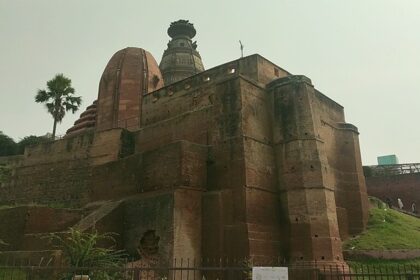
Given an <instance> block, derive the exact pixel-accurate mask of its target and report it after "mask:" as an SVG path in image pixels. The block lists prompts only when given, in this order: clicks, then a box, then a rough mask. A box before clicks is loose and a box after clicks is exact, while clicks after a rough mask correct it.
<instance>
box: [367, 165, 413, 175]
mask: <svg viewBox="0 0 420 280" xmlns="http://www.w3.org/2000/svg"><path fill="white" fill-rule="evenodd" d="M363 171H364V173H365V176H366V177H379V176H392V175H401V174H413V173H420V163H406V164H387V165H369V166H363Z"/></svg>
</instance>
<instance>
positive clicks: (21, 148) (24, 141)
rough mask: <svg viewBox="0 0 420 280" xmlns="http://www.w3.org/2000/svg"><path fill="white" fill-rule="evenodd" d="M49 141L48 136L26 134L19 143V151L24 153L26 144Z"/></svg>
mask: <svg viewBox="0 0 420 280" xmlns="http://www.w3.org/2000/svg"><path fill="white" fill-rule="evenodd" d="M47 141H49V138H47V137H46V136H35V135H29V136H25V137H24V138H22V139H21V140H20V141H19V142H18V143H17V153H18V154H21V155H22V154H23V153H24V152H25V147H26V146H31V145H35V144H40V143H44V142H47Z"/></svg>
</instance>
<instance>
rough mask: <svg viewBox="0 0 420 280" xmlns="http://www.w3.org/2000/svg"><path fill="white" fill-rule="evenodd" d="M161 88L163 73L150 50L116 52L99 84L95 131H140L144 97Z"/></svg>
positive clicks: (132, 49)
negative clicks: (113, 129) (122, 129)
mask: <svg viewBox="0 0 420 280" xmlns="http://www.w3.org/2000/svg"><path fill="white" fill-rule="evenodd" d="M162 86H163V78H162V74H161V73H160V70H159V67H158V64H157V63H156V60H155V59H154V58H153V56H152V55H151V54H150V53H149V52H148V51H145V50H144V49H141V48H132V47H129V48H125V49H122V50H120V51H118V52H116V53H115V54H114V55H113V56H112V57H111V59H110V60H109V62H108V64H107V66H106V67H105V70H104V72H103V74H102V77H101V80H100V83H99V93H98V104H97V117H96V128H97V129H98V130H105V129H110V128H116V127H121V128H126V129H129V130H136V129H138V128H140V119H141V103H142V97H143V95H145V94H148V93H149V92H151V91H155V90H157V89H159V88H161V87H162Z"/></svg>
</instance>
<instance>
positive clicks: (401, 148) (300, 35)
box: [0, 0, 420, 164]
mask: <svg viewBox="0 0 420 280" xmlns="http://www.w3.org/2000/svg"><path fill="white" fill-rule="evenodd" d="M178 19H188V20H190V21H191V22H192V23H194V25H195V27H196V29H197V36H196V38H195V39H196V40H197V41H198V50H199V52H200V54H201V56H202V58H203V62H204V64H205V67H206V68H211V67H214V66H217V65H219V64H222V63H225V62H228V61H230V60H234V59H237V58H238V57H239V56H240V49H239V43H238V40H239V39H240V40H242V42H243V44H244V45H245V49H244V53H245V55H249V54H253V53H259V54H261V55H262V56H264V57H266V58H267V59H269V60H271V61H272V62H274V63H276V64H277V65H279V66H281V67H283V68H285V69H287V70H288V71H290V72H292V73H294V74H303V75H306V76H308V77H309V78H311V79H312V82H313V84H314V85H315V87H316V88H318V89H319V90H320V91H321V92H323V93H324V94H326V95H327V96H329V97H331V98H332V99H334V100H335V101H337V102H338V103H340V104H341V105H343V106H344V107H345V113H346V120H347V122H350V123H353V124H354V125H356V126H357V127H358V128H359V131H360V145H361V150H362V158H363V163H364V164H375V163H376V156H378V155H385V154H396V155H397V156H398V157H399V159H400V163H404V162H420V129H419V128H418V127H417V124H418V123H419V118H420V117H419V111H420V110H419V109H420V71H419V67H420V1H419V0H395V1H391V0H351V1H349V0H346V1H344V0H335V1H333V0H316V1H315V0H306V1H303V0H302V1H301V0H271V1H264V0H260V1H255V0H253V1H250V0H242V1H241V0H211V1H209V0H207V1H201V0H188V1H183V0H177V1H174V0H166V1H162V0H160V1H159V0H154V1H144V0H133V1H106V0H101V1H99V0H95V1H94V0H71V1H69V0H67V1H65V0H49V1H46V0H26V1H22V0H10V1H8V0H0V42H1V43H0V63H1V66H0V130H2V131H3V132H4V133H5V134H7V135H9V136H11V137H13V138H14V139H15V140H19V138H21V137H24V136H27V135H31V134H34V135H43V134H45V133H47V132H51V130H52V125H53V121H52V118H51V116H50V115H48V113H47V111H46V110H45V108H44V106H43V105H41V104H37V103H35V102H34V95H35V94H36V91H37V89H39V88H45V82H46V81H47V80H49V79H51V78H52V77H53V76H54V75H55V74H56V73H64V74H65V75H66V76H68V77H70V78H71V79H72V81H73V86H74V88H75V89H76V92H77V94H78V95H81V96H82V97H83V104H82V110H81V111H79V112H77V113H76V114H74V115H72V114H70V113H69V114H68V115H67V116H66V117H65V118H64V120H63V122H62V123H61V124H60V125H59V126H58V134H63V133H64V132H65V131H66V130H67V129H68V128H69V127H70V126H71V125H72V124H73V122H74V121H75V120H76V119H77V118H78V116H79V114H80V113H81V112H82V111H83V110H84V108H85V107H86V106H88V105H90V104H91V103H92V101H93V100H94V99H96V96H97V89H98V83H99V78H100V76H101V74H102V71H103V69H104V67H105V65H106V63H107V62H108V60H109V59H110V58H111V56H112V54H113V53H115V52H116V51H118V50H119V49H122V48H124V47H127V46H134V47H142V48H144V49H146V50H148V51H150V52H151V53H152V54H153V55H154V57H155V58H156V60H157V61H158V62H159V61H160V59H161V56H162V53H163V51H164V49H165V48H166V44H167V42H168V40H169V37H168V36H167V34H166V30H167V28H168V26H169V24H170V23H171V22H172V21H175V20H178Z"/></svg>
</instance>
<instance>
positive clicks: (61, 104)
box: [35, 74, 82, 139]
mask: <svg viewBox="0 0 420 280" xmlns="http://www.w3.org/2000/svg"><path fill="white" fill-rule="evenodd" d="M74 94H75V90H74V88H73V87H72V86H71V80H70V79H69V78H67V77H65V76H64V75H63V74H57V75H55V77H54V78H53V79H52V80H49V81H48V82H47V89H42V90H41V89H40V90H38V92H37V94H36V96H35V101H36V102H37V103H44V104H45V107H46V108H47V111H48V113H50V114H51V116H52V117H53V119H54V126H53V132H52V138H53V139H54V138H55V133H56V127H57V122H61V121H62V120H63V118H64V116H65V115H66V112H67V111H71V112H72V113H74V112H76V111H77V110H78V109H79V106H80V104H81V102H82V98H81V97H80V96H74Z"/></svg>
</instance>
